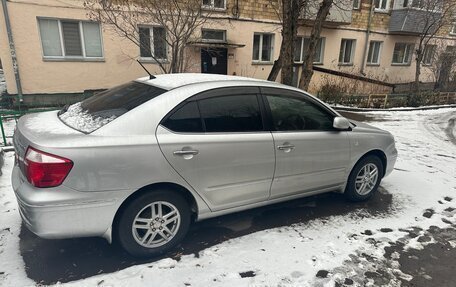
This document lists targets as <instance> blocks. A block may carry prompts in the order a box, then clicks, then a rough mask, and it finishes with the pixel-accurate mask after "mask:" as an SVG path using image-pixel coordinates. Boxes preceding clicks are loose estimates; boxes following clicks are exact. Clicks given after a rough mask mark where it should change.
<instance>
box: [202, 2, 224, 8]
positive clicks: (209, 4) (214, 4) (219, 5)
mask: <svg viewBox="0 0 456 287" xmlns="http://www.w3.org/2000/svg"><path fill="white" fill-rule="evenodd" d="M203 8H211V9H225V8H226V3H225V0H203Z"/></svg>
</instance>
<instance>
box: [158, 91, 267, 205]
mask: <svg viewBox="0 0 456 287" xmlns="http://www.w3.org/2000/svg"><path fill="white" fill-rule="evenodd" d="M260 103H262V101H261V97H260V95H259V89H258V88H257V87H238V88H222V89H217V90H213V91H208V92H204V93H203V94H200V95H198V96H195V97H193V98H190V99H189V100H187V101H185V102H184V103H181V104H180V105H179V106H177V107H176V108H175V109H174V111H172V112H171V113H170V114H169V115H168V116H167V117H165V119H164V120H163V121H162V123H161V125H160V126H159V127H158V129H157V139H158V142H159V144H160V148H161V150H162V152H163V154H164V156H165V157H166V159H167V160H168V161H169V163H170V164H171V165H172V166H173V168H174V169H175V170H176V171H177V172H178V173H179V174H180V175H181V176H182V177H183V178H184V179H185V180H186V181H187V182H188V183H189V184H190V185H191V186H192V187H193V188H194V189H195V190H196V191H197V192H198V193H199V194H200V195H201V196H202V197H203V198H204V199H205V201H206V202H207V204H208V205H209V206H210V208H211V209H212V210H213V211H217V210H222V209H226V208H230V207H236V206H240V205H244V204H249V203H255V202H260V201H264V200H267V199H268V197H269V191H270V187H271V183H272V177H273V173H274V162H275V156H274V145H273V140H272V135H271V133H270V132H269V131H266V130H265V128H264V118H263V116H262V114H263V113H262V112H261V110H262V106H261V105H260Z"/></svg>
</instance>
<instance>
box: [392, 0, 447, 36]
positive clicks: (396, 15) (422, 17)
mask: <svg viewBox="0 0 456 287" xmlns="http://www.w3.org/2000/svg"><path fill="white" fill-rule="evenodd" d="M441 18H442V13H441V12H439V11H428V10H423V9H419V8H412V7H409V8H404V9H394V10H392V12H391V18H390V22H389V32H390V33H395V34H404V35H420V34H423V32H424V31H427V30H428V28H429V27H431V26H432V25H433V24H435V23H437V22H438V21H439V20H440V19H441ZM434 26H438V25H434ZM434 29H435V28H434ZM433 32H435V30H434V31H433V30H432V28H431V29H430V30H429V31H428V32H427V33H426V34H429V33H433Z"/></svg>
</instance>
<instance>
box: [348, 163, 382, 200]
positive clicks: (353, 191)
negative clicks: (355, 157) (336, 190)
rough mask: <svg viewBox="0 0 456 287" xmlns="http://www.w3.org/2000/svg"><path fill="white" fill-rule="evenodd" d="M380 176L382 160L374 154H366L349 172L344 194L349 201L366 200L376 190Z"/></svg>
mask: <svg viewBox="0 0 456 287" xmlns="http://www.w3.org/2000/svg"><path fill="white" fill-rule="evenodd" d="M382 178H383V164H382V161H381V160H380V159H379V158H378V157H376V156H367V157H365V158H363V159H361V160H360V161H359V162H358V163H357V164H356V165H355V167H354V168H353V170H352V172H351V173H350V176H349V178H348V183H347V188H346V189H345V196H346V197H347V198H348V199H349V200H351V201H364V200H367V199H369V198H371V197H372V195H374V193H375V192H376V191H377V189H378V186H379V185H380V181H381V180H382Z"/></svg>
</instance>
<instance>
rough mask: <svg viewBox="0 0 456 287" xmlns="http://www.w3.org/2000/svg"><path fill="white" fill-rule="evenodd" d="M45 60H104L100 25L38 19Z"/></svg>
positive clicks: (75, 21) (86, 22)
mask: <svg viewBox="0 0 456 287" xmlns="http://www.w3.org/2000/svg"><path fill="white" fill-rule="evenodd" d="M38 25H39V30H40V37H41V45H42V48H43V56H44V58H74V59H78V58H80V59H84V58H102V57H103V48H102V43H101V30H100V25H99V24H98V23H96V22H89V21H77V20H57V19H44V18H42V19H38Z"/></svg>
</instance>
